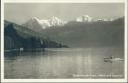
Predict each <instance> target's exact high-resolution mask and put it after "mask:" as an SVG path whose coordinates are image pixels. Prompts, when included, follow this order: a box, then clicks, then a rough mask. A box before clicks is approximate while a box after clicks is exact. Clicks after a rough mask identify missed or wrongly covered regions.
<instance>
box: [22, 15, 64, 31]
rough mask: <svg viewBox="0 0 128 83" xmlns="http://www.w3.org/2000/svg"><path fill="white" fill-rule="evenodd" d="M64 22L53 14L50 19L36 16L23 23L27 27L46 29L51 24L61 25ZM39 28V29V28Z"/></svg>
mask: <svg viewBox="0 0 128 83" xmlns="http://www.w3.org/2000/svg"><path fill="white" fill-rule="evenodd" d="M64 24H66V22H65V21H62V20H61V19H59V18H57V17H55V16H53V17H51V18H50V19H43V20H40V19H38V18H37V17H32V18H31V19H30V20H29V21H27V22H26V23H25V24H23V25H24V26H25V27H28V28H30V29H34V30H35V28H36V29H37V28H38V29H39V28H40V29H46V28H50V27H51V26H63V25H64ZM40 29H39V30H40Z"/></svg>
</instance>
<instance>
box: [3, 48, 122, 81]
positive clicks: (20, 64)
mask: <svg viewBox="0 0 128 83" xmlns="http://www.w3.org/2000/svg"><path fill="white" fill-rule="evenodd" d="M110 56H113V57H114V58H120V59H124V52H123V49H121V48H49V49H46V51H40V52H39V51H38V52H13V53H11V52H8V53H5V63H4V66H5V67H4V68H5V71H4V74H5V76H4V77H5V79H19V78H20V79H28V78H32V79H77V78H81V79H92V78H94V79H97V78H106V79H107V78H108V79H110V78H112V79H113V78H124V61H123V60H121V61H120V60H116V61H112V62H110V61H108V62H105V61H104V58H108V57H110Z"/></svg>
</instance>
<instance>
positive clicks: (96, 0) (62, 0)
mask: <svg viewBox="0 0 128 83" xmlns="http://www.w3.org/2000/svg"><path fill="white" fill-rule="evenodd" d="M4 3H125V41H124V42H125V46H124V48H125V68H124V71H125V78H124V79H4V40H3V39H4V33H3V32H4V28H3V27H4V23H3V22H4ZM1 12H2V13H1V82H12V83H13V82H127V0H5V1H4V0H1Z"/></svg>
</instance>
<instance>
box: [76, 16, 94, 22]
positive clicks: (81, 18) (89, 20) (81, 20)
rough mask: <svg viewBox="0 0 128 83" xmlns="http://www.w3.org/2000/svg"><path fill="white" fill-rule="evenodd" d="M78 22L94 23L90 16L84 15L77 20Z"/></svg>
mask: <svg viewBox="0 0 128 83" xmlns="http://www.w3.org/2000/svg"><path fill="white" fill-rule="evenodd" d="M76 21H77V22H91V21H92V17H90V16H88V15H83V16H80V17H77V18H76Z"/></svg>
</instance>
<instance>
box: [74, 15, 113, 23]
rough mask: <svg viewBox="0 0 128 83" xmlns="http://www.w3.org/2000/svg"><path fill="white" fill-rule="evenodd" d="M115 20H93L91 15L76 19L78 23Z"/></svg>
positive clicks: (110, 19)
mask: <svg viewBox="0 0 128 83" xmlns="http://www.w3.org/2000/svg"><path fill="white" fill-rule="evenodd" d="M113 20H114V19H112V18H109V19H106V18H93V17H91V16H89V15H82V16H79V17H77V18H76V22H97V21H113Z"/></svg>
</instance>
